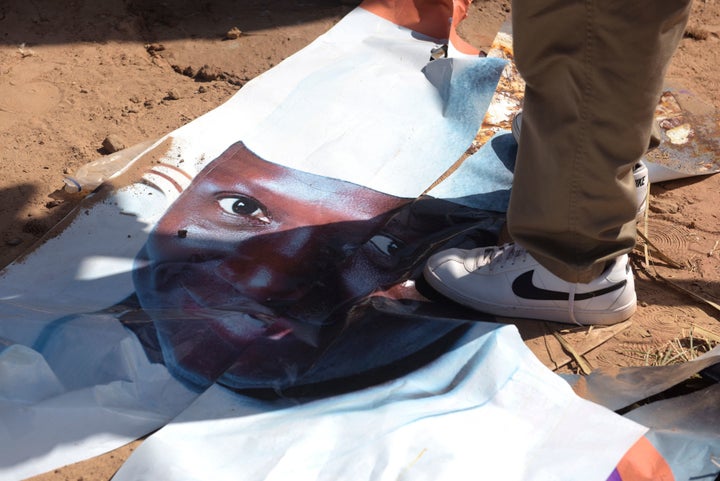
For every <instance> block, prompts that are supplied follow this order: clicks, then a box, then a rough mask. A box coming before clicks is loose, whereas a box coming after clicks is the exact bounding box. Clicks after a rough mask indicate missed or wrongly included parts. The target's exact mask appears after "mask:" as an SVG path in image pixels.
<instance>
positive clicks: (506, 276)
mask: <svg viewBox="0 0 720 481" xmlns="http://www.w3.org/2000/svg"><path fill="white" fill-rule="evenodd" d="M425 278H426V279H427V281H428V283H429V284H430V285H431V286H432V287H434V288H435V289H436V290H437V291H438V292H440V293H441V294H443V295H445V296H447V297H449V298H450V299H452V300H454V301H456V302H458V303H460V304H463V305H465V306H467V307H470V308H473V309H476V310H478V311H482V312H485V313H488V314H493V315H496V316H503V317H522V318H530V319H541V320H546V321H555V322H565V323H575V324H581V325H587V324H614V323H616V322H620V321H624V320H625V319H627V318H629V317H630V316H631V315H632V314H633V313H634V312H635V307H636V304H637V298H636V296H635V281H634V279H633V274H632V269H631V268H630V265H629V263H628V256H627V254H626V255H622V256H620V257H618V258H616V259H615V260H614V261H613V262H612V263H610V264H609V265H608V267H607V268H606V269H605V271H604V272H603V273H602V274H600V276H599V277H598V278H597V279H595V280H593V281H592V282H589V283H587V284H579V283H578V284H575V283H571V282H566V281H564V280H562V279H560V278H559V277H557V276H555V275H554V274H552V273H551V272H550V271H548V270H547V269H546V268H544V267H542V266H541V265H540V264H539V263H538V262H537V261H536V260H535V259H533V258H532V256H530V254H529V253H528V252H527V251H526V250H524V249H523V248H522V247H520V246H518V245H516V244H506V245H504V246H502V247H480V248H477V249H471V250H463V249H448V250H445V251H442V252H439V253H437V254H435V255H434V256H432V257H431V258H430V259H429V260H428V263H427V265H426V266H425Z"/></svg>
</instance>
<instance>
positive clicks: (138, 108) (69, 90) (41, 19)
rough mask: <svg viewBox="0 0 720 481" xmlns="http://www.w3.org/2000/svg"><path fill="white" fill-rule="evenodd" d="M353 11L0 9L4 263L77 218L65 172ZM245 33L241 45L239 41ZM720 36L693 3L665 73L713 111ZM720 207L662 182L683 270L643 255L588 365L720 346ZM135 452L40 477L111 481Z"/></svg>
mask: <svg viewBox="0 0 720 481" xmlns="http://www.w3.org/2000/svg"><path fill="white" fill-rule="evenodd" d="M357 3H359V2H358V1H350V0H307V1H303V2H297V1H294V0H281V1H276V2H272V5H270V4H269V3H268V2H261V1H259V0H248V1H244V2H236V1H232V0H208V1H201V2H197V1H192V2H191V1H189V0H168V1H164V2H140V1H135V0H106V1H101V2H94V1H90V0H68V1H66V2H54V1H51V0H30V1H27V0H26V1H20V0H8V1H7V2H3V3H2V4H0V161H1V162H2V176H0V246H2V248H1V249H0V265H5V264H7V263H9V262H11V261H12V260H13V259H15V258H16V257H17V256H19V255H21V254H22V253H23V252H26V251H27V250H28V249H31V248H32V246H33V245H34V244H35V243H36V242H38V241H39V240H40V239H41V238H42V236H43V234H44V233H45V232H46V231H47V230H48V229H49V228H50V227H51V226H53V225H54V224H56V223H57V222H58V221H59V220H60V219H62V218H63V217H64V216H65V215H67V214H68V213H69V212H70V210H71V209H72V208H73V206H74V205H75V204H76V202H77V200H78V199H77V198H74V197H72V196H68V195H66V194H64V193H63V192H62V191H61V188H62V186H63V180H62V178H63V175H65V174H72V173H73V172H74V171H75V170H76V169H77V168H79V167H80V166H81V165H83V164H84V163H86V162H89V161H91V160H94V159H96V158H98V157H100V156H102V155H106V154H107V153H108V146H107V145H105V146H104V145H103V142H104V140H105V139H106V138H107V137H109V136H110V137H111V138H112V139H115V143H116V144H124V145H125V146H131V145H134V144H136V143H139V142H143V141H146V140H148V139H154V138H157V137H159V136H160V135H162V134H165V133H167V132H169V131H171V130H174V129H175V128H177V127H179V126H181V125H183V124H185V123H187V122H188V121H190V120H192V119H194V118H196V117H198V116H199V115H201V114H203V113H205V112H207V111H209V110H211V109H213V108H214V107H216V106H218V105H219V104H221V103H222V102H223V101H225V100H226V99H227V98H229V97H230V96H231V95H232V94H233V93H235V92H236V91H237V90H238V89H240V88H242V85H243V84H244V83H245V82H247V81H248V80H249V79H251V78H253V77H254V76H256V75H258V74H259V73H261V72H263V71H264V70H266V69H268V68H270V67H272V66H273V65H275V64H277V63H278V62H280V61H282V60H283V59H284V58H286V57H287V56H289V55H291V54H292V53H293V52H295V51H297V50H298V49H300V48H302V47H303V46H304V45H306V44H307V43H309V42H310V41H312V40H313V39H314V38H316V37H317V36H318V35H319V34H321V33H322V32H324V31H326V30H327V29H328V28H330V27H331V26H332V25H333V24H334V23H335V22H336V21H337V20H338V19H340V18H341V17H342V16H343V15H344V14H345V13H347V12H348V11H349V10H350V9H352V8H353V7H354V6H355V5H356V4H357ZM269 5H270V6H269ZM472 8H473V9H474V13H475V15H473V17H472V20H471V21H468V23H467V24H466V25H465V26H464V27H463V29H464V35H466V37H467V38H469V39H470V40H473V41H474V42H475V43H476V45H478V46H480V47H483V48H485V49H486V48H487V47H488V46H489V45H490V42H491V40H492V38H493V37H494V35H495V32H496V31H497V29H498V27H499V26H500V24H501V23H502V21H503V20H504V19H505V17H506V16H507V14H508V12H509V10H510V9H509V1H503V0H476V3H475V4H474V5H473V7H472ZM233 29H237V30H239V31H240V35H239V36H237V35H232V34H230V35H228V33H231V31H233ZM719 34H720V2H718V0H696V2H695V5H694V7H693V14H692V17H691V20H690V25H689V27H688V30H687V33H686V36H685V38H684V39H683V41H682V44H681V45H680V48H679V49H678V51H677V53H676V55H675V57H674V59H673V63H672V65H671V68H670V71H669V74H668V79H669V80H672V81H673V82H675V83H676V84H680V85H682V86H683V87H684V88H686V89H688V91H690V92H692V93H693V94H694V95H695V97H696V98H698V99H701V100H702V103H703V104H704V105H705V106H706V107H707V108H708V109H710V110H712V109H714V108H717V107H718V106H719V105H720V95H719V94H720V80H719V79H720V75H719V74H718V73H719V70H720V36H719ZM230 37H233V38H230ZM717 118H718V117H717V116H715V119H717ZM716 129H717V125H716ZM716 132H717V130H716ZM718 205H720V176H717V175H715V176H704V177H695V178H691V179H685V180H677V181H669V182H665V183H662V184H658V185H653V186H652V189H651V199H650V212H649V218H648V222H647V225H648V227H647V232H648V237H649V238H650V240H651V241H652V242H653V244H654V245H656V246H657V247H658V248H659V249H660V250H661V251H663V252H664V253H665V254H666V255H668V256H670V257H672V258H673V259H674V260H675V261H677V262H678V264H679V265H680V267H670V266H669V265H668V263H667V262H665V261H660V260H659V259H658V257H657V256H653V260H654V261H655V262H654V264H655V265H654V267H651V268H647V269H646V268H643V266H642V261H643V256H642V253H641V250H640V249H638V251H637V252H636V253H635V254H634V255H633V258H634V260H635V261H636V273H637V275H636V278H637V292H638V298H639V308H638V312H637V314H636V315H635V316H634V317H633V318H632V320H631V322H629V323H626V324H623V325H622V326H619V327H618V328H616V329H615V330H613V331H610V332H603V331H602V330H595V331H592V330H591V332H588V329H581V330H578V329H570V330H564V331H562V332H561V334H562V335H563V336H565V337H566V338H567V339H568V340H569V341H570V342H571V344H572V345H573V346H575V347H576V349H578V350H582V351H585V350H587V349H590V350H589V352H587V353H586V355H585V358H586V359H587V361H588V362H589V364H590V366H591V368H600V367H608V366H626V365H642V364H646V363H657V362H661V361H658V359H661V360H662V359H664V360H665V361H667V359H668V358H669V357H671V356H665V354H666V353H667V352H669V351H668V350H669V349H675V352H677V351H678V348H677V347H673V346H676V344H675V343H678V344H677V346H680V345H682V343H687V342H688V341H689V338H690V337H691V336H692V337H693V340H694V342H695V345H697V344H698V343H700V341H701V338H702V337H703V336H705V337H708V336H710V337H711V336H712V335H715V336H718V337H720V323H719V322H718V318H719V316H720V314H719V313H718V310H717V308H716V307H713V306H712V305H710V304H708V303H707V302H704V301H703V300H702V299H698V298H697V297H695V296H702V297H704V298H705V299H707V300H711V301H714V302H716V303H717V302H720V222H719V219H718V217H719V216H720V210H719V209H718ZM61 258H62V254H61V253H58V260H61ZM658 274H660V275H661V276H662V278H661V277H659V276H658ZM662 279H666V280H668V281H671V282H672V283H668V282H667V281H665V280H662ZM518 325H519V326H520V327H521V330H522V332H523V334H524V336H525V337H526V340H527V342H528V345H530V346H531V348H532V349H533V350H534V351H535V352H536V354H538V357H540V358H541V359H542V360H543V361H544V362H545V363H546V364H547V365H549V366H553V367H558V368H559V369H563V370H577V369H578V366H577V363H576V362H575V361H571V360H570V358H569V357H567V355H566V353H564V352H563V351H562V349H561V348H560V346H559V345H558V344H557V340H556V338H555V337H554V336H553V334H552V333H553V332H557V331H558V330H562V329H564V328H565V327H566V326H560V325H551V324H550V323H533V322H527V321H520V322H518ZM694 326H696V327H695V330H694V331H692V333H691V328H693V327H694ZM698 328H699V329H698ZM704 330H705V331H708V332H710V333H711V334H707V333H705V331H704ZM703 333H705V334H703ZM606 338H607V340H606V342H604V343H603V344H602V345H599V347H597V346H598V344H599V343H600V341H601V340H605V339H606ZM581 346H585V348H581ZM680 350H682V349H681V348H680ZM673 355H674V354H673ZM566 361H570V362H568V363H567V364H566ZM136 445H137V442H136V443H133V444H131V445H129V446H126V447H124V448H121V449H119V450H117V451H115V452H112V453H109V454H107V455H105V456H101V457H99V458H95V459H92V460H89V461H87V462H84V463H79V464H77V465H73V466H68V467H64V468H61V469H58V470H56V471H54V472H52V473H47V474H46V475H42V476H39V477H37V478H34V479H37V480H45V481H49V480H53V481H55V480H73V481H75V480H83V481H90V480H107V479H110V477H111V476H112V474H113V473H114V471H115V470H116V469H117V468H118V467H119V465H120V464H121V463H122V461H123V460H124V459H126V457H127V456H128V455H129V453H130V452H131V451H132V450H133V449H134V447H135V446H136Z"/></svg>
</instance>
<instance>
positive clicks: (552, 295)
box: [512, 271, 627, 301]
mask: <svg viewBox="0 0 720 481" xmlns="http://www.w3.org/2000/svg"><path fill="white" fill-rule="evenodd" d="M534 273H535V271H527V272H526V273H524V274H521V275H519V276H518V277H516V278H515V280H514V281H513V283H512V291H513V293H514V294H515V295H516V296H518V297H522V298H523V299H533V300H538V301H567V300H569V299H570V293H569V292H562V291H551V290H548V289H543V288H542V287H537V286H536V285H535V284H533V281H532V278H533V274H534ZM625 284H627V280H623V281H620V282H618V283H616V284H613V285H611V286H608V287H605V288H603V289H598V290H597V291H591V292H583V293H576V294H575V300H576V301H584V300H586V299H590V298H592V297H597V296H602V295H603V294H607V293H608V292H612V291H616V290H618V289H622V288H623V287H625Z"/></svg>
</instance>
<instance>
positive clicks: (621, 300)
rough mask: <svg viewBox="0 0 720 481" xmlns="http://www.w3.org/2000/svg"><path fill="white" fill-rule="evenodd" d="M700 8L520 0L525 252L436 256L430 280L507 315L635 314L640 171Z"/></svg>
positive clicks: (574, 317) (517, 235) (686, 1)
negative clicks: (668, 76)
mask: <svg viewBox="0 0 720 481" xmlns="http://www.w3.org/2000/svg"><path fill="white" fill-rule="evenodd" d="M689 6H690V0H677V1H655V0H649V1H639V2H620V1H615V0H609V1H594V0H585V1H583V0H558V1H541V0H514V3H513V21H514V25H513V30H514V38H515V40H514V42H515V47H514V49H515V56H516V63H517V65H518V69H519V70H520V73H521V74H522V75H523V77H524V79H525V80H526V82H527V89H526V96H525V105H524V110H523V125H522V130H523V134H522V136H521V138H520V143H519V149H518V158H517V162H516V168H515V178H514V181H513V182H514V183H513V191H512V195H511V200H510V207H509V211H508V227H509V231H510V234H511V236H512V237H513V238H514V240H515V241H516V242H517V243H518V244H519V245H517V246H515V245H512V246H506V247H503V248H490V249H486V248H480V249H474V250H470V251H462V250H450V251H445V252H441V253H438V254H436V255H435V256H433V257H432V258H431V259H430V260H429V262H428V265H427V267H426V271H425V276H426V278H427V279H428V281H429V282H430V284H431V285H433V286H434V287H435V288H436V289H438V290H439V291H440V292H442V293H443V294H445V295H446V296H448V297H450V298H452V299H454V300H456V301H458V302H460V303H462V304H465V305H468V306H470V307H473V308H476V309H478V310H482V311H485V312H489V313H491V314H496V315H507V316H513V315H515V316H518V317H533V318H539V319H549V320H555V321H561V322H577V323H581V324H594V323H607V322H610V323H611V322H618V321H620V320H623V319H625V318H627V317H629V316H630V315H632V313H633V312H634V310H635V303H636V300H635V292H634V283H633V277H632V272H631V270H630V267H629V265H628V258H627V255H626V253H627V252H628V251H629V250H631V249H632V247H633V246H634V243H635V223H634V219H635V215H636V209H637V201H636V193H635V185H634V181H633V174H632V168H633V165H635V163H636V162H637V161H638V159H639V158H640V157H641V156H642V154H643V153H644V152H645V150H646V149H647V146H648V143H649V139H650V134H651V126H652V120H653V112H654V109H655V106H656V105H657V101H658V99H659V95H660V91H661V88H662V81H663V76H664V73H665V69H666V67H667V64H668V61H669V59H670V57H671V55H672V52H673V51H674V49H675V46H676V45H677V42H678V41H679V39H680V38H681V35H682V32H683V29H684V25H685V23H686V21H687V15H688V11H689ZM521 246H522V247H521ZM523 248H524V249H523ZM525 249H527V250H525ZM528 280H529V282H528Z"/></svg>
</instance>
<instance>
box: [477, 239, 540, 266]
mask: <svg viewBox="0 0 720 481" xmlns="http://www.w3.org/2000/svg"><path fill="white" fill-rule="evenodd" d="M528 257H529V254H528V251H526V250H525V249H523V248H522V247H520V246H519V245H517V244H504V245H502V246H493V247H487V248H484V249H480V250H479V252H478V256H477V259H476V265H477V267H478V268H481V267H485V266H487V269H488V270H489V271H490V272H493V271H494V270H496V269H503V268H505V267H506V266H508V265H510V266H514V265H515V264H517V263H518V262H526V261H527V259H528Z"/></svg>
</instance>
